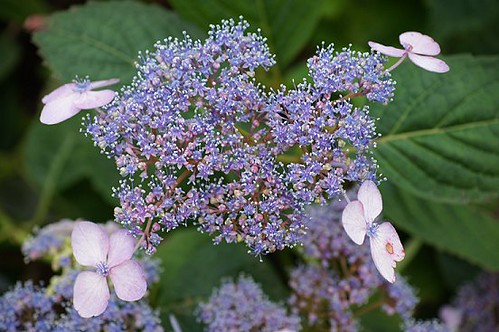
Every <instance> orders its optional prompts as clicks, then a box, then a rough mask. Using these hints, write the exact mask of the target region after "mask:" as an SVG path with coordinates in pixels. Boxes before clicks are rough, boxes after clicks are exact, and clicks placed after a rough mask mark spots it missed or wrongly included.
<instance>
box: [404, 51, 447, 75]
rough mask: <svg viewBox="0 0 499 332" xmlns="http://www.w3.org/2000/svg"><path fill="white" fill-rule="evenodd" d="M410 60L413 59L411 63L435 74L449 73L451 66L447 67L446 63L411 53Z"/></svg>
mask: <svg viewBox="0 0 499 332" xmlns="http://www.w3.org/2000/svg"><path fill="white" fill-rule="evenodd" d="M409 59H411V61H412V62H414V64H415V65H417V66H419V67H421V68H424V69H426V70H428V71H432V72H435V73H446V72H448V71H449V66H447V64H446V63H445V62H444V61H442V60H440V59H437V58H433V57H431V56H424V55H417V54H413V53H409Z"/></svg>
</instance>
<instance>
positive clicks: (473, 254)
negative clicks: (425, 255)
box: [381, 183, 499, 271]
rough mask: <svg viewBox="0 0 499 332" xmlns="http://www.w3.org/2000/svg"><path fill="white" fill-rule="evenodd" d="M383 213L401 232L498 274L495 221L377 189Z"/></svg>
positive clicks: (498, 236) (498, 233)
mask: <svg viewBox="0 0 499 332" xmlns="http://www.w3.org/2000/svg"><path fill="white" fill-rule="evenodd" d="M381 191H382V193H383V201H384V202H385V214H386V215H387V216H388V217H389V218H390V220H392V221H393V223H394V224H396V225H397V226H398V227H400V228H401V229H403V230H404V231H406V232H408V233H410V234H412V235H413V236H414V237H417V238H421V239H422V240H424V241H426V242H427V243H429V244H431V245H433V246H435V247H436V248H438V249H441V250H444V251H447V252H449V253H452V254H454V255H456V256H459V257H461V258H463V259H465V260H467V261H469V262H471V263H474V264H476V265H479V266H481V267H483V268H485V269H489V270H494V271H499V255H498V254H497V253H498V252H499V241H498V239H499V222H498V221H497V220H494V219H492V218H491V217H489V216H488V215H485V214H481V213H480V212H478V211H475V210H473V209H471V208H468V207H465V206H459V205H451V204H443V203H434V202H430V201H427V200H423V199H420V198H417V197H415V196H413V195H411V194H409V193H407V192H404V191H401V190H397V189H396V188H395V187H394V186H392V185H390V184H388V183H384V184H383V185H382V186H381Z"/></svg>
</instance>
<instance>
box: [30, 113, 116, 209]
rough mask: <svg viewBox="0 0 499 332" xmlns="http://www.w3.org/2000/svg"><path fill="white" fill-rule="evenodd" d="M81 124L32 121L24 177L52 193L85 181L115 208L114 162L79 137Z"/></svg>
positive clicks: (74, 121)
mask: <svg viewBox="0 0 499 332" xmlns="http://www.w3.org/2000/svg"><path fill="white" fill-rule="evenodd" d="M80 124H81V119H80V118H79V117H75V118H72V119H70V120H68V121H65V122H63V123H60V124H57V125H54V126H47V125H43V124H41V123H39V122H38V121H35V122H34V123H33V125H32V127H31V128H30V130H29V132H28V136H27V140H26V145H25V148H24V157H25V160H26V171H27V174H28V176H29V177H30V179H32V180H33V181H34V182H35V183H36V184H37V185H39V186H41V187H45V186H51V187H52V188H53V189H51V192H60V191H62V190H64V189H67V188H68V187H70V186H71V185H73V184H75V183H76V182H78V181H80V180H82V179H84V178H88V179H90V181H91V182H92V184H93V185H94V187H95V189H96V190H98V191H99V192H100V193H102V197H104V198H105V199H107V201H108V202H110V203H113V204H115V203H116V201H115V200H114V198H112V197H111V194H112V190H111V188H112V187H113V186H117V184H118V179H119V174H118V172H117V170H116V168H115V166H114V163H113V161H112V160H109V159H107V158H106V157H105V156H103V155H101V154H100V153H99V150H98V149H97V148H96V147H94V146H93V144H92V140H91V139H90V138H87V137H85V136H84V135H83V134H82V133H80Z"/></svg>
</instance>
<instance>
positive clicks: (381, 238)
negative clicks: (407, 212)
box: [370, 222, 405, 283]
mask: <svg viewBox="0 0 499 332" xmlns="http://www.w3.org/2000/svg"><path fill="white" fill-rule="evenodd" d="M370 243H371V256H372V258H373V261H374V265H376V268H377V269H378V271H379V273H380V274H381V275H382V276H383V278H385V279H386V280H388V281H389V282H391V283H394V282H395V270H394V268H395V267H396V266H397V263H396V262H400V261H401V260H402V259H404V256H405V253H404V248H403V247H402V244H401V243H400V238H399V236H398V234H397V231H396V230H395V228H394V227H393V225H392V224H390V223H389V222H384V223H382V224H381V225H379V226H378V228H377V231H376V234H375V235H374V236H371V237H370Z"/></svg>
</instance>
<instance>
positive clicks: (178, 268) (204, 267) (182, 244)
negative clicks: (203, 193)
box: [156, 229, 286, 331]
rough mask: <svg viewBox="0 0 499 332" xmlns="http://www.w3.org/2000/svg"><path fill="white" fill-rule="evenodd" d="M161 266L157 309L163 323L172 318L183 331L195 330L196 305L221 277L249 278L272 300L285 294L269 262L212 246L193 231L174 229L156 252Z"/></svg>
mask: <svg viewBox="0 0 499 332" xmlns="http://www.w3.org/2000/svg"><path fill="white" fill-rule="evenodd" d="M156 256H159V257H160V258H161V260H162V264H163V266H164V272H163V273H162V275H161V278H160V280H161V281H160V282H161V288H160V293H159V296H158V303H157V306H158V307H159V308H161V316H162V321H163V323H165V322H167V320H168V315H169V314H172V313H173V314H175V316H176V317H177V319H178V320H179V322H180V325H181V326H182V328H183V330H185V331H193V330H199V325H197V324H195V323H194V322H195V318H194V317H193V314H194V310H195V308H196V307H197V305H198V304H199V302H200V301H206V300H207V298H208V297H209V296H210V295H211V293H212V291H213V288H215V287H220V285H221V281H222V279H223V278H225V277H233V278H235V277H237V276H239V274H240V273H244V274H246V275H251V276H252V277H253V278H254V279H255V281H256V282H257V283H259V284H261V285H262V288H263V290H264V292H265V293H266V294H268V295H269V296H270V297H271V298H272V299H273V300H276V299H283V298H284V296H285V294H286V290H285V288H284V286H283V284H282V283H281V282H280V280H279V277H278V275H277V274H276V272H275V271H274V270H273V268H272V266H271V265H270V264H269V260H270V258H269V257H267V256H265V257H263V258H262V259H263V262H260V260H259V258H258V257H254V256H251V255H249V254H248V253H247V248H246V247H245V246H243V245H239V244H225V243H223V244H220V245H213V242H212V240H211V238H210V237H209V236H208V235H206V234H201V233H199V232H197V231H196V230H194V229H177V230H175V231H174V232H172V233H170V234H168V235H167V239H166V241H165V243H164V244H162V245H161V246H160V247H159V248H158V252H157V254H156Z"/></svg>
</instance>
